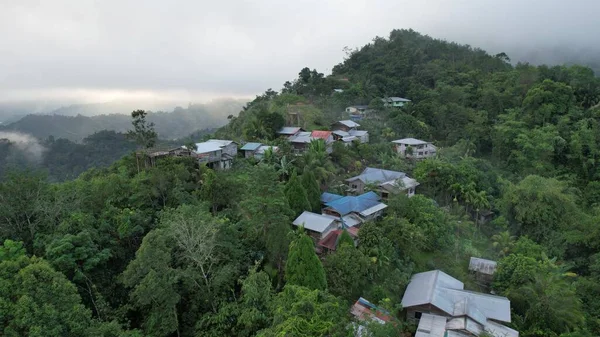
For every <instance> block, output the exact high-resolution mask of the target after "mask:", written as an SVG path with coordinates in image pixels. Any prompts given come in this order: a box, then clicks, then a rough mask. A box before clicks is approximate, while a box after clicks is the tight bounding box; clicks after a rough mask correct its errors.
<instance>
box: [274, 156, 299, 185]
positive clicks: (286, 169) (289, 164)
mask: <svg viewBox="0 0 600 337" xmlns="http://www.w3.org/2000/svg"><path fill="white" fill-rule="evenodd" d="M294 161H296V160H295V159H292V160H288V159H287V157H286V156H283V157H281V159H280V160H279V162H278V163H275V169H276V170H277V174H279V179H280V180H281V181H286V180H287V179H288V178H289V177H290V175H291V174H292V171H293V170H294V165H293V163H294Z"/></svg>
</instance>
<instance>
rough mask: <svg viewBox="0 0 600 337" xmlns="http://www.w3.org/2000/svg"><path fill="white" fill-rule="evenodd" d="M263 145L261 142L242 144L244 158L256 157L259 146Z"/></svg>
mask: <svg viewBox="0 0 600 337" xmlns="http://www.w3.org/2000/svg"><path fill="white" fill-rule="evenodd" d="M261 146H262V144H261V143H246V144H244V146H242V148H241V149H240V151H242V152H243V153H244V158H252V157H254V154H255V153H256V150H258V148H259V147H261Z"/></svg>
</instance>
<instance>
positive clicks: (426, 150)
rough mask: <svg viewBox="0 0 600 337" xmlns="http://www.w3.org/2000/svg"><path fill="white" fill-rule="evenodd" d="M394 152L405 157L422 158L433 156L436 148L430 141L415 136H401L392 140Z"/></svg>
mask: <svg viewBox="0 0 600 337" xmlns="http://www.w3.org/2000/svg"><path fill="white" fill-rule="evenodd" d="M392 143H394V144H395V148H396V152H398V153H399V154H400V155H401V156H403V157H405V158H413V159H423V158H430V157H434V156H435V153H436V152H437V148H436V147H435V146H433V145H432V144H431V143H430V142H426V141H424V140H420V139H415V138H403V139H398V140H394V141H392Z"/></svg>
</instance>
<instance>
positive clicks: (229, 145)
mask: <svg viewBox="0 0 600 337" xmlns="http://www.w3.org/2000/svg"><path fill="white" fill-rule="evenodd" d="M208 142H211V143H216V144H219V146H220V147H221V149H223V155H227V156H230V157H231V158H235V157H236V156H237V152H238V147H237V143H236V142H234V141H233V140H223V139H209V140H208Z"/></svg>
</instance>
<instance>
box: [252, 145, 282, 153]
mask: <svg viewBox="0 0 600 337" xmlns="http://www.w3.org/2000/svg"><path fill="white" fill-rule="evenodd" d="M268 149H271V150H273V152H277V151H279V147H277V146H271V145H262V146H261V147H259V148H258V150H256V154H258V155H262V154H265V151H267V150H268Z"/></svg>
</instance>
